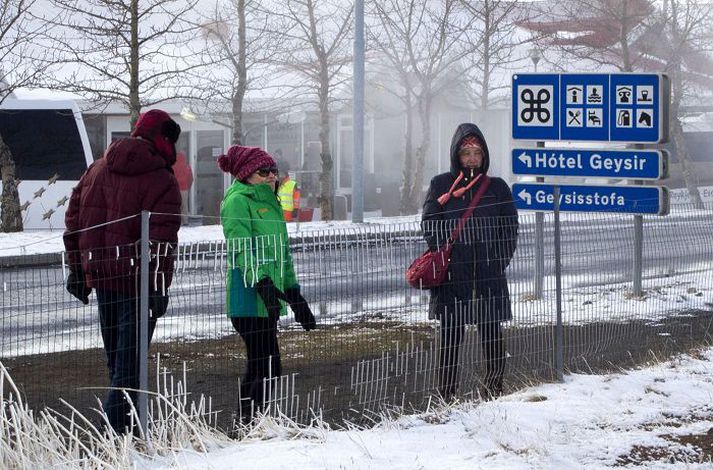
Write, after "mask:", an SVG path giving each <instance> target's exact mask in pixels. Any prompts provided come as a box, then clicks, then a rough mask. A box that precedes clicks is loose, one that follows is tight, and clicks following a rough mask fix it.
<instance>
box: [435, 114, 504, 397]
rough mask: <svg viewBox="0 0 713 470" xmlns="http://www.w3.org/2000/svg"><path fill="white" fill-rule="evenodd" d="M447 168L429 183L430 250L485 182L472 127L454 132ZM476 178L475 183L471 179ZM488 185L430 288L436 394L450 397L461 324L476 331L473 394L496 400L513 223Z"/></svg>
mask: <svg viewBox="0 0 713 470" xmlns="http://www.w3.org/2000/svg"><path fill="white" fill-rule="evenodd" d="M450 156H451V169H450V171H449V172H447V173H442V174H440V175H437V176H435V177H434V178H433V179H432V180H431V184H430V187H429V189H428V194H427V196H426V201H425V202H424V204H423V216H422V221H421V225H422V228H423V231H424V235H425V238H426V242H427V243H428V246H429V248H430V249H437V248H438V247H439V246H442V245H443V244H444V243H445V242H446V240H448V238H449V237H450V236H451V233H452V232H453V229H454V228H455V227H456V226H457V224H458V220H459V219H460V217H461V216H462V215H463V213H464V212H465V211H466V209H467V207H468V205H469V203H470V201H471V200H472V198H473V197H474V195H475V193H476V192H477V191H478V188H479V187H480V186H481V185H482V184H483V182H484V181H485V179H487V178H488V177H487V176H486V173H487V171H488V167H489V165H490V155H489V152H488V145H487V143H486V141H485V138H484V137H483V134H482V132H481V131H480V129H479V128H478V126H476V125H475V124H470V123H465V124H461V125H459V126H458V128H457V129H456V131H455V133H454V135H453V139H452V141H451V151H450ZM479 175H482V176H479ZM489 179H490V185H489V186H488V187H487V189H486V191H485V193H483V195H482V197H481V199H480V201H479V202H478V204H477V205H476V207H475V211H474V212H473V214H472V215H471V216H470V217H469V219H468V220H467V222H466V225H465V227H464V229H463V231H462V232H461V234H460V237H459V238H458V240H457V241H456V242H455V243H454V245H453V251H452V253H451V260H450V263H449V266H448V277H447V279H446V281H445V282H444V283H443V284H441V285H440V286H438V287H436V288H434V289H431V299H430V308H429V316H430V317H431V318H438V319H439V320H440V322H441V329H440V341H441V343H440V351H439V372H440V374H439V387H438V390H439V393H440V394H441V396H443V397H444V398H450V397H452V396H453V395H454V394H455V393H456V390H457V385H458V352H459V349H460V344H461V342H462V339H463V333H464V331H465V325H467V324H475V325H477V329H478V334H479V337H480V341H481V347H482V352H483V359H484V363H485V376H484V378H483V380H482V381H481V383H482V385H481V387H480V394H481V397H482V398H483V399H491V398H493V397H496V396H499V395H501V394H502V390H503V373H504V371H505V340H504V338H503V331H502V326H501V322H504V321H508V320H511V319H512V312H511V308H510V294H509V291H508V285H507V279H506V277H505V268H507V266H508V265H509V264H510V260H511V259H512V257H513V253H514V252H515V247H516V244H517V231H518V217H517V209H516V208H515V204H514V202H513V198H512V192H511V191H510V188H509V187H508V185H507V183H505V181H504V180H502V179H501V178H497V177H492V178H489Z"/></svg>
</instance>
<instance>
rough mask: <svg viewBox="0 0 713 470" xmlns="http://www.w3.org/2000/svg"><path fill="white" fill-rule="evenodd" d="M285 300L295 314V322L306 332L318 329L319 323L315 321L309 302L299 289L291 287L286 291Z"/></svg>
mask: <svg viewBox="0 0 713 470" xmlns="http://www.w3.org/2000/svg"><path fill="white" fill-rule="evenodd" d="M285 300H287V303H289V304H290V308H291V309H292V311H293V312H295V320H297V321H298V322H299V324H300V325H302V328H303V329H304V330H305V331H310V330H314V329H315V328H316V327H317V321H316V320H315V319H314V315H313V314H312V310H311V309H310V308H309V305H308V304H307V301H306V300H305V298H304V297H302V294H300V289H299V287H291V288H289V289H287V290H285Z"/></svg>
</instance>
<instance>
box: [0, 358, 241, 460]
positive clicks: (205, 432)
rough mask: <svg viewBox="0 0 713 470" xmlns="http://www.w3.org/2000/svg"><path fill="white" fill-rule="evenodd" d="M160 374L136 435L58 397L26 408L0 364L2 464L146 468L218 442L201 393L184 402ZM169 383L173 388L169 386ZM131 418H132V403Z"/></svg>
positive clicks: (223, 439)
mask: <svg viewBox="0 0 713 470" xmlns="http://www.w3.org/2000/svg"><path fill="white" fill-rule="evenodd" d="M163 378H164V384H163V388H162V393H150V394H149V395H150V399H151V408H152V410H153V411H154V413H152V414H151V415H150V417H149V425H148V430H149V432H148V435H143V433H142V432H140V430H139V432H137V434H138V435H137V436H132V435H130V434H129V435H120V434H117V433H115V432H114V431H113V430H111V428H110V427H109V426H108V423H107V422H106V419H105V417H104V414H103V413H100V415H101V416H102V417H103V421H101V422H100V423H99V424H97V423H96V422H93V421H92V420H90V419H89V418H88V417H86V416H84V415H83V414H82V413H80V412H79V411H78V410H77V409H76V408H74V407H72V406H71V405H69V404H68V403H66V402H64V401H62V403H63V404H64V406H65V407H66V409H65V410H62V411H60V410H54V409H50V408H46V409H43V410H41V411H39V412H36V411H34V410H32V409H30V408H29V406H28V405H27V404H26V403H25V402H24V401H23V398H22V394H21V393H20V392H19V390H18V388H17V387H16V385H15V383H14V382H13V380H12V378H11V376H10V374H9V372H8V370H7V369H6V368H5V366H4V365H2V363H0V396H2V407H1V408H0V455H1V456H2V464H1V466H2V468H3V469H28V468H89V469H116V468H131V467H134V466H136V467H137V468H147V467H148V466H149V464H150V463H151V462H156V461H164V460H166V461H170V460H171V456H173V455H174V454H175V453H176V452H182V453H186V452H191V451H192V452H201V453H205V452H207V451H209V450H211V449H216V448H220V447H224V446H225V445H226V444H227V443H228V442H229V439H228V437H227V436H225V435H224V434H222V433H220V432H218V431H216V430H215V429H214V428H213V427H212V426H211V424H210V417H211V413H210V410H209V408H208V407H207V402H206V399H205V397H203V396H201V397H200V398H199V399H198V401H197V402H193V401H192V400H191V401H189V400H188V398H189V393H188V392H187V391H186V390H185V389H184V388H183V387H182V385H181V382H180V381H179V382H174V381H172V380H171V381H167V380H165V379H166V375H163ZM169 383H171V384H172V387H171V388H173V387H174V386H175V389H174V390H169V385H168V384H169ZM125 393H126V391H125ZM127 397H128V395H127ZM99 406H101V405H99ZM97 411H99V410H97ZM132 418H133V419H134V420H137V419H138V415H137V412H136V409H135V408H132ZM135 422H137V421H135Z"/></svg>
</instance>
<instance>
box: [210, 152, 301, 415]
mask: <svg viewBox="0 0 713 470" xmlns="http://www.w3.org/2000/svg"><path fill="white" fill-rule="evenodd" d="M218 166H219V167H220V169H221V170H223V171H224V172H226V173H230V174H231V175H232V176H233V177H235V180H236V181H235V182H234V183H233V184H232V186H230V188H229V189H228V191H227V192H226V194H225V197H224V198H223V202H222V204H221V206H220V219H221V223H222V225H223V234H224V235H225V239H226V240H227V243H228V274H227V281H226V282H227V284H226V294H227V295H226V307H227V313H228V318H230V321H231V323H232V324H233V328H235V330H236V331H237V332H238V333H239V334H240V337H241V338H242V339H243V341H244V342H245V347H246V349H247V368H246V371H245V375H244V376H243V379H242V381H241V384H240V399H241V403H240V411H241V416H242V417H250V416H252V415H253V413H254V412H255V411H256V410H260V409H262V408H263V407H264V406H265V405H266V403H265V398H266V397H264V396H263V393H264V391H265V390H268V389H270V388H271V387H272V385H273V383H271V382H272V379H274V378H279V377H280V376H281V375H282V365H281V363H280V350H279V345H278V342H277V323H278V320H279V318H280V316H281V315H285V307H284V305H283V303H284V302H286V303H287V304H289V305H290V308H291V309H292V311H293V312H294V313H295V319H296V320H297V321H298V322H299V323H300V324H301V325H302V327H303V328H304V329H305V330H307V331H309V330H311V329H313V328H314V327H315V319H314V315H313V314H312V311H311V310H310V308H309V305H308V304H307V302H306V301H305V299H304V297H302V295H301V294H300V286H299V284H298V283H297V277H296V275H295V270H294V266H293V264H292V255H291V254H290V247H289V239H288V237H287V225H286V224H285V219H284V217H283V214H282V208H281V207H280V203H279V202H278V200H277V196H276V195H275V187H276V184H277V174H278V171H277V167H276V164H275V160H274V159H273V158H272V157H271V156H270V155H269V154H268V153H267V152H265V151H264V150H262V149H260V148H257V147H242V146H239V145H233V146H232V147H230V148H229V149H228V152H227V154H225V155H221V156H220V157H219V158H218Z"/></svg>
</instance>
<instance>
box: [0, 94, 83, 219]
mask: <svg viewBox="0 0 713 470" xmlns="http://www.w3.org/2000/svg"><path fill="white" fill-rule="evenodd" d="M0 135H2V138H3V141H4V142H5V144H7V146H8V148H9V149H10V152H11V154H12V157H13V160H14V162H15V176H16V178H17V179H18V180H19V181H20V183H19V184H18V192H19V196H20V205H21V206H23V212H22V219H23V225H24V228H25V229H39V228H45V229H46V228H49V229H64V212H65V210H66V204H67V201H68V199H69V197H70V195H71V193H72V188H73V187H74V186H76V185H77V183H78V182H79V178H80V177H81V176H82V173H84V171H85V170H86V169H87V167H88V166H89V165H90V164H91V162H92V161H93V159H92V156H91V150H90V148H89V139H88V137H87V132H86V130H85V128H84V122H83V120H82V116H81V113H80V112H79V108H78V107H77V105H76V103H74V102H73V101H51V100H13V99H7V100H5V101H4V102H3V103H2V104H1V105H0ZM0 187H1V185H0Z"/></svg>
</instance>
